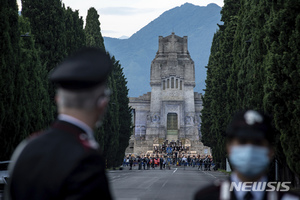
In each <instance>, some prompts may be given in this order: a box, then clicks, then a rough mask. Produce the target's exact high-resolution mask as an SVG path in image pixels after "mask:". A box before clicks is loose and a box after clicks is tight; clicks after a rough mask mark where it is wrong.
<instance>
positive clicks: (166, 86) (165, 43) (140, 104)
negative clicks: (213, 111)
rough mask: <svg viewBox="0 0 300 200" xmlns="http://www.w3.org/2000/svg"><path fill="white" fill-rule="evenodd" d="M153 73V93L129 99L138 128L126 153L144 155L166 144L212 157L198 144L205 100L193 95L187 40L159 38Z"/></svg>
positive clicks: (193, 75)
mask: <svg viewBox="0 0 300 200" xmlns="http://www.w3.org/2000/svg"><path fill="white" fill-rule="evenodd" d="M150 73H151V74H150V86H151V92H148V93H147V94H144V95H142V96H140V97H137V98H135V97H134V98H130V99H129V105H130V106H131V107H132V108H133V114H134V115H133V116H134V126H135V128H134V134H133V137H132V139H131V142H130V143H131V144H130V145H129V148H127V152H128V153H129V152H130V153H136V154H145V153H149V152H151V151H153V149H159V148H160V145H161V144H162V143H164V142H165V141H167V142H176V141H177V142H178V141H180V143H181V144H182V145H183V146H184V147H185V148H186V149H188V150H189V151H188V153H190V154H202V155H203V154H210V148H209V147H204V146H203V144H202V143H201V142H200V140H199V138H201V133H200V120H201V119H200V112H201V110H202V99H201V94H199V93H196V92H194V87H195V65H194V61H193V60H192V58H191V56H190V54H189V52H188V45H187V36H184V37H179V36H177V35H175V34H174V33H172V34H171V35H169V36H167V37H162V36H159V47H158V51H157V53H156V56H155V58H154V59H153V61H152V63H151V72H150Z"/></svg>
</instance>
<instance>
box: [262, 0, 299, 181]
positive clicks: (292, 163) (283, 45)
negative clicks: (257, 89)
mask: <svg viewBox="0 0 300 200" xmlns="http://www.w3.org/2000/svg"><path fill="white" fill-rule="evenodd" d="M270 7H271V12H270V18H269V20H268V21H267V23H266V26H265V31H266V38H265V40H264V42H265V44H266V46H267V48H268V52H267V55H266V59H265V62H264V65H265V68H266V78H267V84H266V85H265V93H266V95H265V98H264V105H265V109H266V110H269V111H270V112H271V113H272V114H273V116H274V122H275V127H276V129H277V130H278V131H279V132H280V142H281V145H282V150H283V152H284V154H285V157H283V156H281V159H282V160H280V159H279V160H280V161H281V162H283V163H285V162H287V164H288V166H289V167H290V169H291V170H292V171H293V172H294V173H296V174H297V175H298V176H300V164H299V159H300V156H299V155H300V151H299V145H300V138H299V133H298V132H299V130H300V101H299V97H300V83H299V80H300V73H299V69H300V68H299V67H300V61H299V52H300V51H299V50H300V46H299V45H300V14H299V9H300V3H299V2H298V1H293V0H287V1H283V0H281V1H276V2H272V4H271V6H270Z"/></svg>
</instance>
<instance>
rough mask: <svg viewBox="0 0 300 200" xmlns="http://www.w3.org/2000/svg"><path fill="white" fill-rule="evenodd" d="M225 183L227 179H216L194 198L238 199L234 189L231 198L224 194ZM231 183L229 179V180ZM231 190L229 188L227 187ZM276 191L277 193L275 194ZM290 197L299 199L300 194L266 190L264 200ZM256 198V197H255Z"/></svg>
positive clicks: (198, 199) (281, 199)
mask: <svg viewBox="0 0 300 200" xmlns="http://www.w3.org/2000/svg"><path fill="white" fill-rule="evenodd" d="M224 183H225V181H216V182H215V183H214V184H212V185H209V186H207V187H204V188H201V189H200V190H198V191H197V193H196V194H195V196H194V200H237V197H236V196H235V193H234V191H232V192H229V193H228V194H229V198H228V196H227V195H222V194H221V193H222V192H221V190H222V185H223V184H224ZM227 183H229V181H227ZM227 191H229V188H228V189H227ZM274 193H275V194H274ZM290 198H293V199H299V200H300V196H299V195H298V194H295V193H290V192H288V193H285V192H267V191H265V192H264V196H263V200H269V199H272V200H290ZM254 200H255V199H254Z"/></svg>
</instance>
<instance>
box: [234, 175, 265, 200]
mask: <svg viewBox="0 0 300 200" xmlns="http://www.w3.org/2000/svg"><path fill="white" fill-rule="evenodd" d="M231 181H232V182H235V183H236V184H237V185H238V183H239V182H242V181H241V180H240V179H239V177H238V176H237V174H236V173H234V172H233V173H232V174H231ZM267 181H268V179H267V177H266V176H262V177H261V178H260V179H259V180H258V181H257V182H267ZM247 192H248V191H236V190H234V194H235V196H236V198H237V199H238V200H243V199H244V196H245V195H246V194H247ZM251 194H252V195H253V199H257V200H261V199H263V197H264V194H265V191H251Z"/></svg>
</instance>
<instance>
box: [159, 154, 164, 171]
mask: <svg viewBox="0 0 300 200" xmlns="http://www.w3.org/2000/svg"><path fill="white" fill-rule="evenodd" d="M163 164H164V159H163V156H162V155H161V156H160V159H159V167H160V169H161V170H162V168H163Z"/></svg>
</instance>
